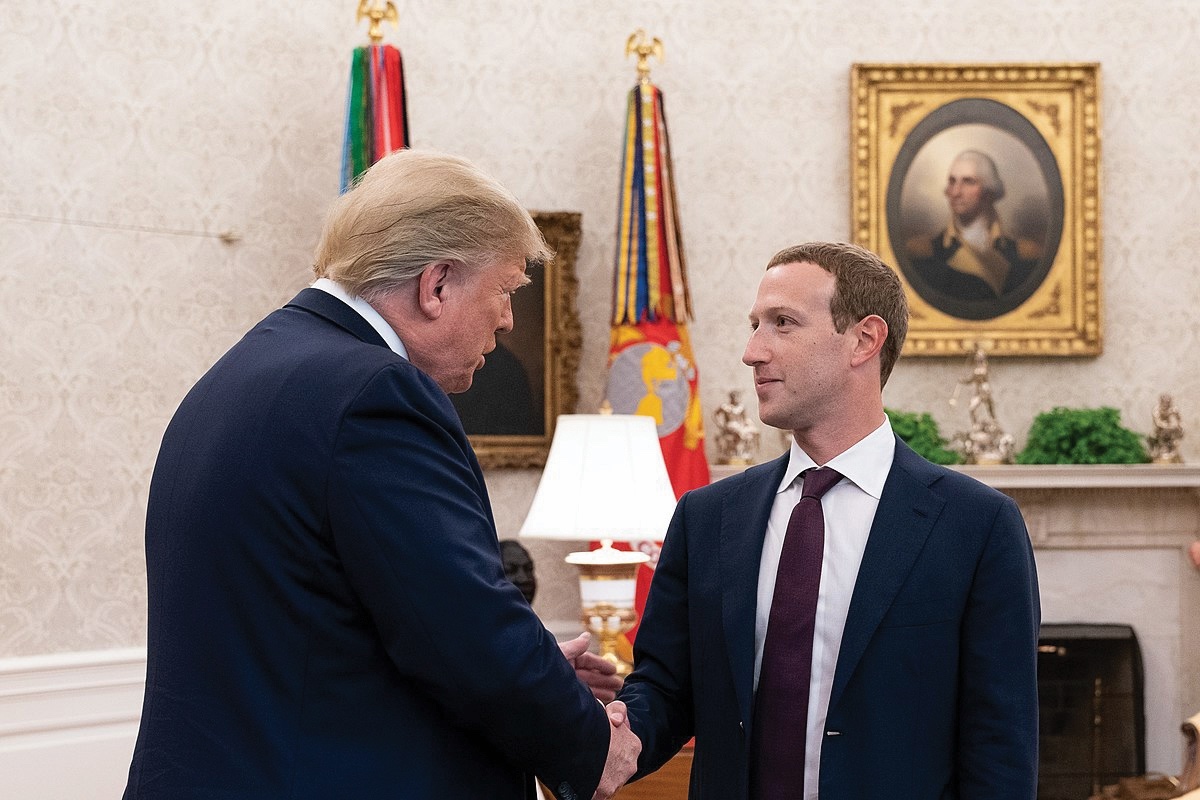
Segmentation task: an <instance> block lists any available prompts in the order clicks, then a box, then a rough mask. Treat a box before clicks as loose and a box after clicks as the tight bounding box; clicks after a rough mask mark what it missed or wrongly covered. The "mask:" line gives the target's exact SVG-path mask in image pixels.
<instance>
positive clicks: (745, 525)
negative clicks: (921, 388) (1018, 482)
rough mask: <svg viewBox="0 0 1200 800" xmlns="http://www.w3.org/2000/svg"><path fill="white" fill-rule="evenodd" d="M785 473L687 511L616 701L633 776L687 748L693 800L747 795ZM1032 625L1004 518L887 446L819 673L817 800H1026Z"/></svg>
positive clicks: (974, 487) (953, 478)
mask: <svg viewBox="0 0 1200 800" xmlns="http://www.w3.org/2000/svg"><path fill="white" fill-rule="evenodd" d="M787 460H788V457H787V455H786V454H785V455H784V456H783V457H782V458H780V459H779V460H777V461H774V462H771V463H768V464H763V465H761V466H757V467H752V468H750V469H748V470H746V471H745V472H744V473H742V474H740V475H737V476H734V477H731V478H727V479H725V480H723V481H720V482H718V483H716V484H713V485H712V486H708V487H705V488H702V489H697V490H696V491H694V492H690V493H688V494H686V495H685V496H684V497H683V498H682V499H681V500H680V502H679V506H678V508H677V509H676V511H675V517H674V519H673V520H672V522H671V527H670V530H669V531H668V533H667V536H666V540H665V541H664V543H663V549H662V553H661V556H660V559H659V562H658V567H657V569H656V571H655V575H654V581H653V583H652V585H651V588H650V595H649V598H648V601H647V604H646V612H645V615H644V618H643V621H642V625H641V628H640V629H639V631H638V636H637V641H636V644H635V647H634V657H635V664H636V668H635V670H634V673H633V674H632V675H631V676H630V677H629V679H628V680H627V681H626V683H625V688H624V690H623V691H622V692H621V696H620V699H621V700H624V701H625V702H626V703H627V704H628V706H629V713H630V719H631V722H632V725H633V730H634V732H635V733H637V734H638V736H639V737H641V739H642V745H643V749H642V755H641V759H640V761H639V775H643V774H646V773H648V772H652V771H653V770H655V769H658V767H660V766H661V765H662V764H663V763H664V762H666V761H667V760H668V759H669V758H671V756H673V755H674V754H675V753H676V752H677V751H678V750H679V749H680V747H681V746H682V745H683V744H684V743H685V742H687V741H688V739H690V738H691V737H693V736H695V738H696V745H695V756H694V761H693V766H692V777H691V798H692V800H718V799H719V800H739V798H746V797H747V796H748V792H749V766H748V765H749V758H750V741H751V730H752V728H753V725H754V718H753V714H752V710H753V707H754V703H753V682H754V621H755V606H756V597H757V592H758V571H759V560H760V558H761V555H762V546H763V539H764V536H765V533H766V527H767V517H768V516H769V514H770V511H771V505H772V502H773V501H774V498H775V493H776V490H777V488H778V486H779V482H780V481H781V480H782V479H783V473H784V471H785V469H786V467H787ZM780 579H781V580H782V579H783V576H781V577H780ZM1039 616H1040V612H1039V606H1038V594H1037V579H1036V574H1035V572H1034V563H1033V551H1032V548H1031V546H1030V542H1029V537H1028V535H1027V533H1026V531H1025V524H1024V522H1023V521H1022V519H1021V515H1020V512H1019V511H1018V510H1017V507H1016V504H1014V503H1013V501H1012V500H1011V499H1009V498H1008V497H1006V496H1004V495H1002V494H1000V493H999V492H997V491H994V490H993V489H990V488H988V487H986V486H984V485H983V484H981V483H979V482H978V481H975V480H973V479H971V478H968V477H966V476H964V475H962V474H960V473H957V472H954V471H953V470H948V469H945V468H943V467H938V466H935V465H933V464H930V463H929V462H928V461H926V460H924V459H923V458H921V457H920V456H918V455H916V454H915V453H914V452H913V451H912V450H910V449H909V448H908V447H907V446H906V445H905V444H904V443H903V442H901V441H900V440H898V439H897V441H896V454H895V461H894V463H893V465H892V469H891V472H890V473H889V475H888V478H887V481H886V483H885V485H884V489H883V493H882V496H881V498H880V501H879V508H878V510H877V511H876V514H875V521H874V523H873V525H872V527H871V531H870V535H869V537H868V540H867V546H866V551H865V553H864V555H863V560H862V565H861V567H860V568H859V573H858V579H857V581H856V583H855V587H854V593H853V597H852V599H851V602H850V609H849V616H848V617H847V619H846V627H845V629H844V634H843V638H842V645H841V650H840V652H839V655H838V662H837V667H836V669H835V673H834V682H833V688H832V691H831V694H830V702H829V714H828V718H827V720H826V723H825V734H826V735H825V738H824V740H823V743H822V750H821V773H820V796H821V800H880V798H885V797H886V798H893V799H898V800H907V799H908V798H911V799H912V800H938V799H939V798H958V799H959V800H985V798H991V799H994V800H1033V798H1034V797H1035V795H1036V784H1037V730H1038V729H1037V671H1036V661H1037V636H1038V625H1039ZM796 797H797V798H799V797H801V792H800V788H799V787H797V790H796Z"/></svg>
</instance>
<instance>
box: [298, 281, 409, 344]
mask: <svg viewBox="0 0 1200 800" xmlns="http://www.w3.org/2000/svg"><path fill="white" fill-rule="evenodd" d="M312 288H313V289H320V290H321V291H322V292H325V293H326V294H331V295H333V296H334V297H336V298H337V299H338V300H341V301H342V302H343V303H345V304H346V305H348V306H350V307H351V308H353V309H354V310H355V311H357V312H358V315H359V316H360V317H362V318H363V319H365V320H366V321H367V322H368V323H369V324H370V326H371V327H372V328H374V329H375V330H376V331H378V332H379V335H380V336H382V337H383V340H384V341H385V342H387V346H388V347H390V348H392V352H394V353H396V355H398V356H400V357H401V358H403V359H405V360H406V361H407V360H408V351H407V350H405V349H404V342H402V341H400V336H399V335H398V334H397V333H396V331H395V330H393V328H392V326H391V325H388V324H387V320H385V319H384V318H383V315H381V314H380V313H379V312H378V311H376V310H375V309H374V308H372V307H371V304H370V303H368V302H367V301H366V300H363V299H362V298H361V297H359V296H358V295H356V294H350V293H349V292H347V291H346V289H345V287H343V286H342V285H341V284H340V283H338V282H337V281H334V280H330V279H329V278H317V280H316V281H314V282H313V285H312Z"/></svg>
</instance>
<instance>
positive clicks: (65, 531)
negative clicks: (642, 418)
mask: <svg viewBox="0 0 1200 800" xmlns="http://www.w3.org/2000/svg"><path fill="white" fill-rule="evenodd" d="M399 5H400V14H401V29H400V30H399V31H397V32H395V33H390V34H389V39H390V41H392V42H394V43H395V44H397V45H398V46H400V47H401V49H402V50H403V53H404V57H405V62H406V65H407V80H408V89H409V91H410V93H411V102H410V105H409V116H410V120H411V124H412V127H413V131H414V138H415V142H416V144H417V145H418V146H421V147H436V148H439V149H444V150H449V151H453V152H457V153H461V154H463V155H466V156H468V157H470V158H472V159H474V160H476V161H477V162H478V163H480V164H481V165H482V166H484V167H485V168H486V169H488V170H489V171H491V172H493V173H494V174H495V175H497V177H499V178H500V179H501V180H502V181H503V182H504V183H505V184H507V185H508V186H509V187H511V188H512V189H513V191H514V192H516V194H517V195H518V196H519V197H520V198H521V199H522V200H523V201H524V202H525V203H526V204H527V205H528V206H529V207H530V208H539V209H548V210H550V209H563V210H578V211H581V212H583V219H584V231H585V234H584V241H583V246H582V249H581V253H580V261H579V273H580V282H581V286H580V298H579V306H580V311H581V314H582V317H583V321H584V326H585V328H584V330H585V349H584V354H583V369H582V374H581V375H580V387H581V392H582V394H581V408H582V409H584V410H587V409H591V408H594V407H595V405H596V404H597V403H598V402H599V400H600V396H601V391H602V375H601V369H602V365H603V362H604V356H605V349H606V346H607V328H606V322H605V318H606V314H607V312H608V305H609V281H610V276H611V261H612V254H613V229H614V215H615V206H616V201H615V197H616V189H617V159H618V148H619V140H620V130H621V125H622V120H623V114H624V95H625V92H626V91H627V90H628V89H629V87H630V86H631V84H632V82H633V65H632V64H631V63H630V62H628V61H626V60H625V59H624V58H623V57H622V47H623V44H624V41H625V37H626V36H627V35H628V34H629V33H630V31H632V30H633V29H634V28H635V27H637V26H644V27H646V28H647V29H648V30H649V31H650V32H651V33H652V34H655V35H658V36H661V37H662V38H663V39H664V40H665V42H666V48H667V62H666V63H665V64H664V65H661V66H658V67H656V68H655V71H654V76H655V79H656V81H657V82H658V83H659V85H660V86H661V87H662V88H663V90H664V91H665V93H666V98H667V111H668V118H669V123H670V127H671V132H672V145H673V147H674V155H675V167H676V174H677V180H678V189H679V192H680V204H681V213H682V220H683V226H684V228H683V229H684V236H685V241H686V246H687V250H688V255H689V258H690V268H691V274H692V293H693V296H694V298H695V306H696V314H697V322H696V324H695V325H694V326H693V328H692V334H693V341H694V344H695V350H696V357H697V360H698V362H699V365H700V369H701V386H702V391H703V399H704V402H705V405H706V408H707V409H709V410H710V411H711V409H712V408H713V407H714V406H715V404H716V403H718V402H719V401H720V399H721V398H722V397H723V395H724V393H725V392H727V391H728V390H729V389H731V388H735V387H741V388H746V389H748V388H749V380H748V378H749V375H748V371H747V369H746V368H745V367H743V366H742V365H741V364H740V361H739V356H740V351H741V343H742V341H743V339H744V336H745V330H746V323H745V312H746V309H747V307H748V305H749V302H750V299H751V297H752V295H753V291H754V286H755V283H756V282H757V279H758V275H759V273H760V271H761V269H762V265H763V263H764V262H765V260H766V259H767V258H768V257H769V256H770V254H771V253H773V252H774V251H775V250H777V249H779V248H780V247H783V246H785V245H787V244H791V243H795V242H797V241H800V240H805V239H825V238H831V239H841V238H845V237H846V236H847V235H848V233H849V209H848V207H849V191H848V180H849V156H848V145H847V135H848V117H849V97H848V84H849V66H850V64H851V63H852V62H854V61H932V60H940V61H983V60H1000V61H1004V60H1038V61H1071V60H1077V61H1099V62H1101V63H1102V64H1103V72H1102V86H1103V98H1104V99H1103V136H1104V143H1103V146H1104V153H1103V166H1104V183H1103V204H1104V222H1103V231H1102V233H1103V242H1104V263H1103V271H1104V288H1105V294H1106V303H1105V317H1106V318H1105V337H1106V349H1105V354H1104V355H1103V356H1101V357H1099V358H1096V359H1087V360H1033V359H1022V360H1009V361H1002V362H996V363H995V364H994V367H993V377H994V380H993V386H994V389H995V393H996V398H997V402H998V404H999V412H1000V415H1001V421H1002V423H1004V424H1005V425H1006V426H1007V427H1008V429H1009V430H1010V431H1012V432H1013V433H1015V434H1017V436H1018V440H1019V442H1020V441H1023V439H1024V432H1025V430H1026V429H1027V428H1028V425H1029V422H1030V421H1031V419H1032V417H1033V415H1034V414H1035V413H1037V412H1038V411H1041V410H1044V409H1047V408H1050V407H1052V406H1054V405H1059V404H1063V405H1099V404H1110V405H1115V406H1117V407H1118V408H1120V409H1121V410H1122V412H1123V414H1124V416H1125V418H1126V420H1127V423H1128V424H1129V425H1130V426H1131V427H1134V428H1135V429H1139V430H1143V431H1144V430H1146V429H1147V428H1148V426H1149V414H1150V409H1151V407H1152V405H1153V402H1154V399H1155V398H1156V397H1157V395H1158V393H1159V392H1161V391H1169V392H1172V393H1174V394H1175V395H1176V397H1177V399H1178V402H1179V405H1180V407H1181V409H1182V411H1183V415H1184V421H1185V424H1186V426H1187V428H1188V430H1189V431H1192V432H1193V433H1192V435H1191V436H1190V438H1188V439H1185V440H1184V445H1185V453H1186V454H1187V455H1189V456H1190V457H1192V458H1196V457H1200V391H1198V390H1200V377H1198V372H1197V370H1196V369H1195V367H1194V366H1193V364H1192V360H1193V354H1194V352H1195V348H1196V344H1197V341H1196V340H1197V337H1198V336H1200V321H1198V318H1197V316H1196V314H1195V313H1194V311H1193V306H1194V303H1195V298H1196V297H1197V296H1200V274H1198V272H1197V270H1195V269H1194V268H1193V258H1194V254H1195V253H1196V252H1198V251H1200V233H1198V232H1197V225H1196V219H1195V208H1196V207H1197V206H1198V205H1200V152H1198V149H1197V147H1196V131H1197V130H1200V103H1198V102H1197V100H1196V98H1197V97H1200V57H1198V56H1197V53H1196V49H1195V42H1196V41H1197V40H1198V37H1200V5H1197V4H1194V3H1192V2H1190V0H1174V1H1173V2H1169V1H1168V0H1152V1H1151V2H1145V0H1131V1H1129V2H1125V1H1117V0H1108V1H1106V2H1096V1H1095V0H1044V1H1043V2H1031V1H1030V0H994V2H992V3H989V4H986V5H981V6H979V7H978V8H976V9H975V10H974V11H973V12H972V14H971V15H970V17H969V19H965V18H964V16H963V14H962V13H961V11H962V5H961V4H958V3H948V2H947V3H937V2H929V0H887V2H866V0H858V1H857V2H853V1H851V2H844V3H840V4H835V3H816V2H761V1H759V2H755V1H753V0H751V2H746V3H741V4H735V5H730V4H728V3H722V2H716V1H715V0H674V1H671V2H668V1H666V0H660V1H659V2H651V1H650V0H643V1H642V2H637V3H631V2H624V1H622V2H617V3H584V2H572V1H570V0H521V1H520V2H518V1H517V0H510V1H509V2H487V1H485V0H476V1H475V2H465V1H458V2H456V1H455V0H451V2H440V1H438V2H435V1H434V0H424V1H422V2H415V1H413V2H401V3H399ZM354 6H355V3H354V2H352V0H344V2H341V3H325V4H315V3H309V4H301V5H299V6H296V7H290V8H283V9H281V8H280V7H279V6H277V5H276V6H270V5H262V4H249V3H244V2H233V0H208V1H207V2H201V3H191V4H187V3H185V4H170V5H168V4H166V3H157V4H152V5H151V6H149V7H147V6H146V5H145V4H129V3H126V2H117V0H96V1H95V2H93V3H90V4H87V6H86V7H78V8H76V9H75V10H74V16H66V15H63V16H55V15H54V14H53V13H48V12H46V10H45V9H43V8H41V7H35V6H33V5H30V4H20V3H14V2H9V3H5V4H4V5H3V6H2V7H0V75H3V78H2V79H0V167H2V169H3V173H2V174H3V175H4V180H2V181H0V252H2V253H3V254H4V255H3V260H2V261H0V342H2V345H0V655H28V654H35V653H42V652H54V651H63V650H83V649H95V648H106V647H120V646H126V645H136V644H140V643H142V642H143V641H144V634H143V628H144V624H145V612H144V603H145V589H144V574H143V564H142V553H141V544H140V542H141V526H142V519H143V515H144V510H145V497H146V487H147V482H148V479H149V474H150V470H151V467H152V464H153V459H154V454H155V451H156V447H157V443H158V440H159V437H160V436H161V432H162V430H163V428H164V426H165V425H166V422H167V420H168V419H169V417H170V414H171V413H172V411H173V410H174V407H175V405H176V404H177V403H178V401H179V399H180V398H181V397H182V395H183V393H184V392H185V391H186V390H187V388H188V387H189V386H190V385H191V383H192V382H193V381H194V380H195V379H196V378H198V377H199V376H200V375H201V374H202V373H203V371H204V370H205V369H206V368H207V367H208V366H209V365H210V364H211V363H212V362H213V361H214V360H215V359H216V358H217V357H218V356H219V355H220V354H221V353H222V352H223V351H224V350H225V349H226V348H227V347H228V346H229V345H230V344H231V343H233V342H234V341H235V340H236V339H237V338H238V336H240V334H241V333H242V332H243V331H244V330H245V329H246V328H247V327H248V326H249V325H251V324H252V323H253V322H255V321H256V320H257V319H258V318H260V317H261V316H262V315H263V314H265V313H266V312H268V311H269V310H271V309H272V308H274V307H276V306H278V305H279V304H281V303H282V302H285V301H286V300H287V299H288V298H289V297H290V296H291V295H292V294H293V293H294V292H295V291H296V290H297V289H299V288H300V287H302V286H303V285H304V284H305V283H306V281H307V280H308V263H309V253H310V250H311V248H312V246H313V244H314V243H315V238H316V234H317V231H318V226H319V224H320V219H321V215H322V211H323V209H324V207H325V205H326V204H327V203H328V201H329V200H330V199H331V198H332V197H333V196H334V195H335V193H336V191H337V162H338V157H339V149H340V137H341V124H342V104H343V102H344V93H345V87H344V83H345V72H346V63H347V58H348V53H349V50H350V48H351V47H352V46H354V45H356V44H358V43H360V41H361V40H362V39H363V38H364V37H363V33H362V31H361V29H359V28H356V26H355V25H354V23H353V9H354ZM226 230H233V231H236V232H237V233H238V234H240V236H241V240H240V241H239V242H237V243H235V244H232V245H226V244H223V243H222V242H220V241H219V240H218V239H216V238H213V237H212V236H207V237H206V236H203V235H197V234H205V233H207V234H213V235H215V234H217V233H220V232H222V231H226ZM963 368H964V367H963V364H962V363H961V362H959V361H954V362H940V361H927V360H926V361H916V360H913V361H908V362H903V363H902V364H901V365H900V367H899V369H898V371H897V373H896V375H895V377H894V378H893V380H892V385H890V386H889V388H888V391H887V398H886V399H887V401H888V403H889V404H890V405H893V406H895V407H899V408H907V409H913V410H929V411H931V412H933V413H934V415H935V416H936V417H937V418H938V419H939V421H940V422H941V423H942V425H943V428H944V430H946V431H947V432H949V431H951V430H953V429H955V428H956V427H957V426H959V425H961V424H962V422H963V419H962V412H961V411H959V412H955V411H953V410H951V409H950V408H949V407H948V406H947V405H946V398H947V396H948V394H949V392H950V390H951V388H952V386H953V383H954V381H955V379H956V378H957V377H958V376H959V375H960V374H962V372H963ZM748 395H749V398H750V399H753V392H748ZM769 439H770V440H769V441H768V443H767V445H766V447H765V449H766V450H769V451H770V452H772V453H773V452H777V451H779V450H780V449H782V444H781V443H780V442H779V441H778V440H777V439H775V438H772V437H769ZM489 483H490V485H491V487H492V491H493V495H494V501H495V505H496V511H497V520H498V524H499V527H500V530H501V533H502V535H504V534H508V535H511V534H512V533H514V532H515V530H516V529H517V528H518V527H519V525H520V522H521V519H522V517H523V515H524V513H525V511H526V510H527V508H528V504H529V502H530V499H531V497H532V493H533V489H534V487H535V485H536V473H533V472H502V473H501V472H497V473H492V474H490V475H489ZM533 549H534V552H535V556H536V557H537V558H538V569H539V573H540V578H541V581H542V590H541V594H540V596H539V599H538V610H539V612H541V613H542V614H543V616H544V617H546V618H548V619H553V620H563V619H567V618H569V617H570V616H571V615H572V614H573V613H574V610H573V609H574V608H575V607H576V605H575V604H576V603H577V595H576V594H574V592H575V589H574V585H573V584H572V577H571V575H570V573H567V572H566V571H565V570H564V568H563V567H561V565H559V564H558V556H559V555H560V554H561V553H562V552H564V551H565V550H566V549H569V548H565V547H561V546H558V545H548V544H538V545H536V546H535V547H534V548H533Z"/></svg>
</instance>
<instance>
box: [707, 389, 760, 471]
mask: <svg viewBox="0 0 1200 800" xmlns="http://www.w3.org/2000/svg"><path fill="white" fill-rule="evenodd" d="M713 421H714V422H715V423H716V424H717V436H716V442H717V463H718V464H737V465H746V464H753V463H754V454H755V453H756V452H757V451H758V441H759V433H758V426H757V425H755V424H754V423H753V422H751V421H750V419H749V418H748V417H747V416H746V407H745V406H744V405H742V393H741V392H740V391H738V390H737V389H734V390H733V391H732V392H730V393H729V401H728V402H726V403H722V404H721V405H720V407H719V408H718V409H717V410H716V411H714V412H713Z"/></svg>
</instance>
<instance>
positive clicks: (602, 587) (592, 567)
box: [566, 539, 650, 678]
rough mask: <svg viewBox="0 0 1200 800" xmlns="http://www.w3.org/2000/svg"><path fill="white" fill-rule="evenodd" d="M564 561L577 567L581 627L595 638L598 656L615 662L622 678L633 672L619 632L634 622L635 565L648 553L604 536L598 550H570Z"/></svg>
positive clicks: (629, 628) (642, 560)
mask: <svg viewBox="0 0 1200 800" xmlns="http://www.w3.org/2000/svg"><path fill="white" fill-rule="evenodd" d="M566 560H567V563H568V564H574V565H575V566H577V567H579V592H580V597H581V598H582V600H583V615H582V617H581V619H582V621H583V626H584V627H585V628H586V629H587V630H589V631H591V632H592V634H593V635H594V636H595V637H596V640H597V642H598V643H599V647H600V655H601V656H602V657H604V658H606V659H608V660H609V661H611V662H612V663H613V664H614V665H616V667H617V674H618V675H620V676H621V677H622V678H624V677H625V676H626V675H628V674H629V673H630V672H633V665H632V664H630V663H628V662H627V661H625V660H624V659H623V658H621V657H620V655H619V654H618V644H619V642H620V637H621V634H623V633H627V632H629V631H631V630H633V626H634V624H635V623H636V622H637V619H638V615H637V611H636V610H635V609H634V606H633V602H634V592H636V590H637V573H638V567H640V566H641V565H642V564H644V563H646V562H647V561H649V560H650V556H648V555H646V554H645V553H642V552H638V551H636V550H632V551H631V550H617V549H616V548H615V547H613V546H612V540H611V539H605V540H603V542H602V544H601V547H600V548H599V549H597V550H590V551H587V552H583V551H580V552H576V553H571V554H570V555H568V556H567V559H566ZM618 595H619V596H620V597H618Z"/></svg>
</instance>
